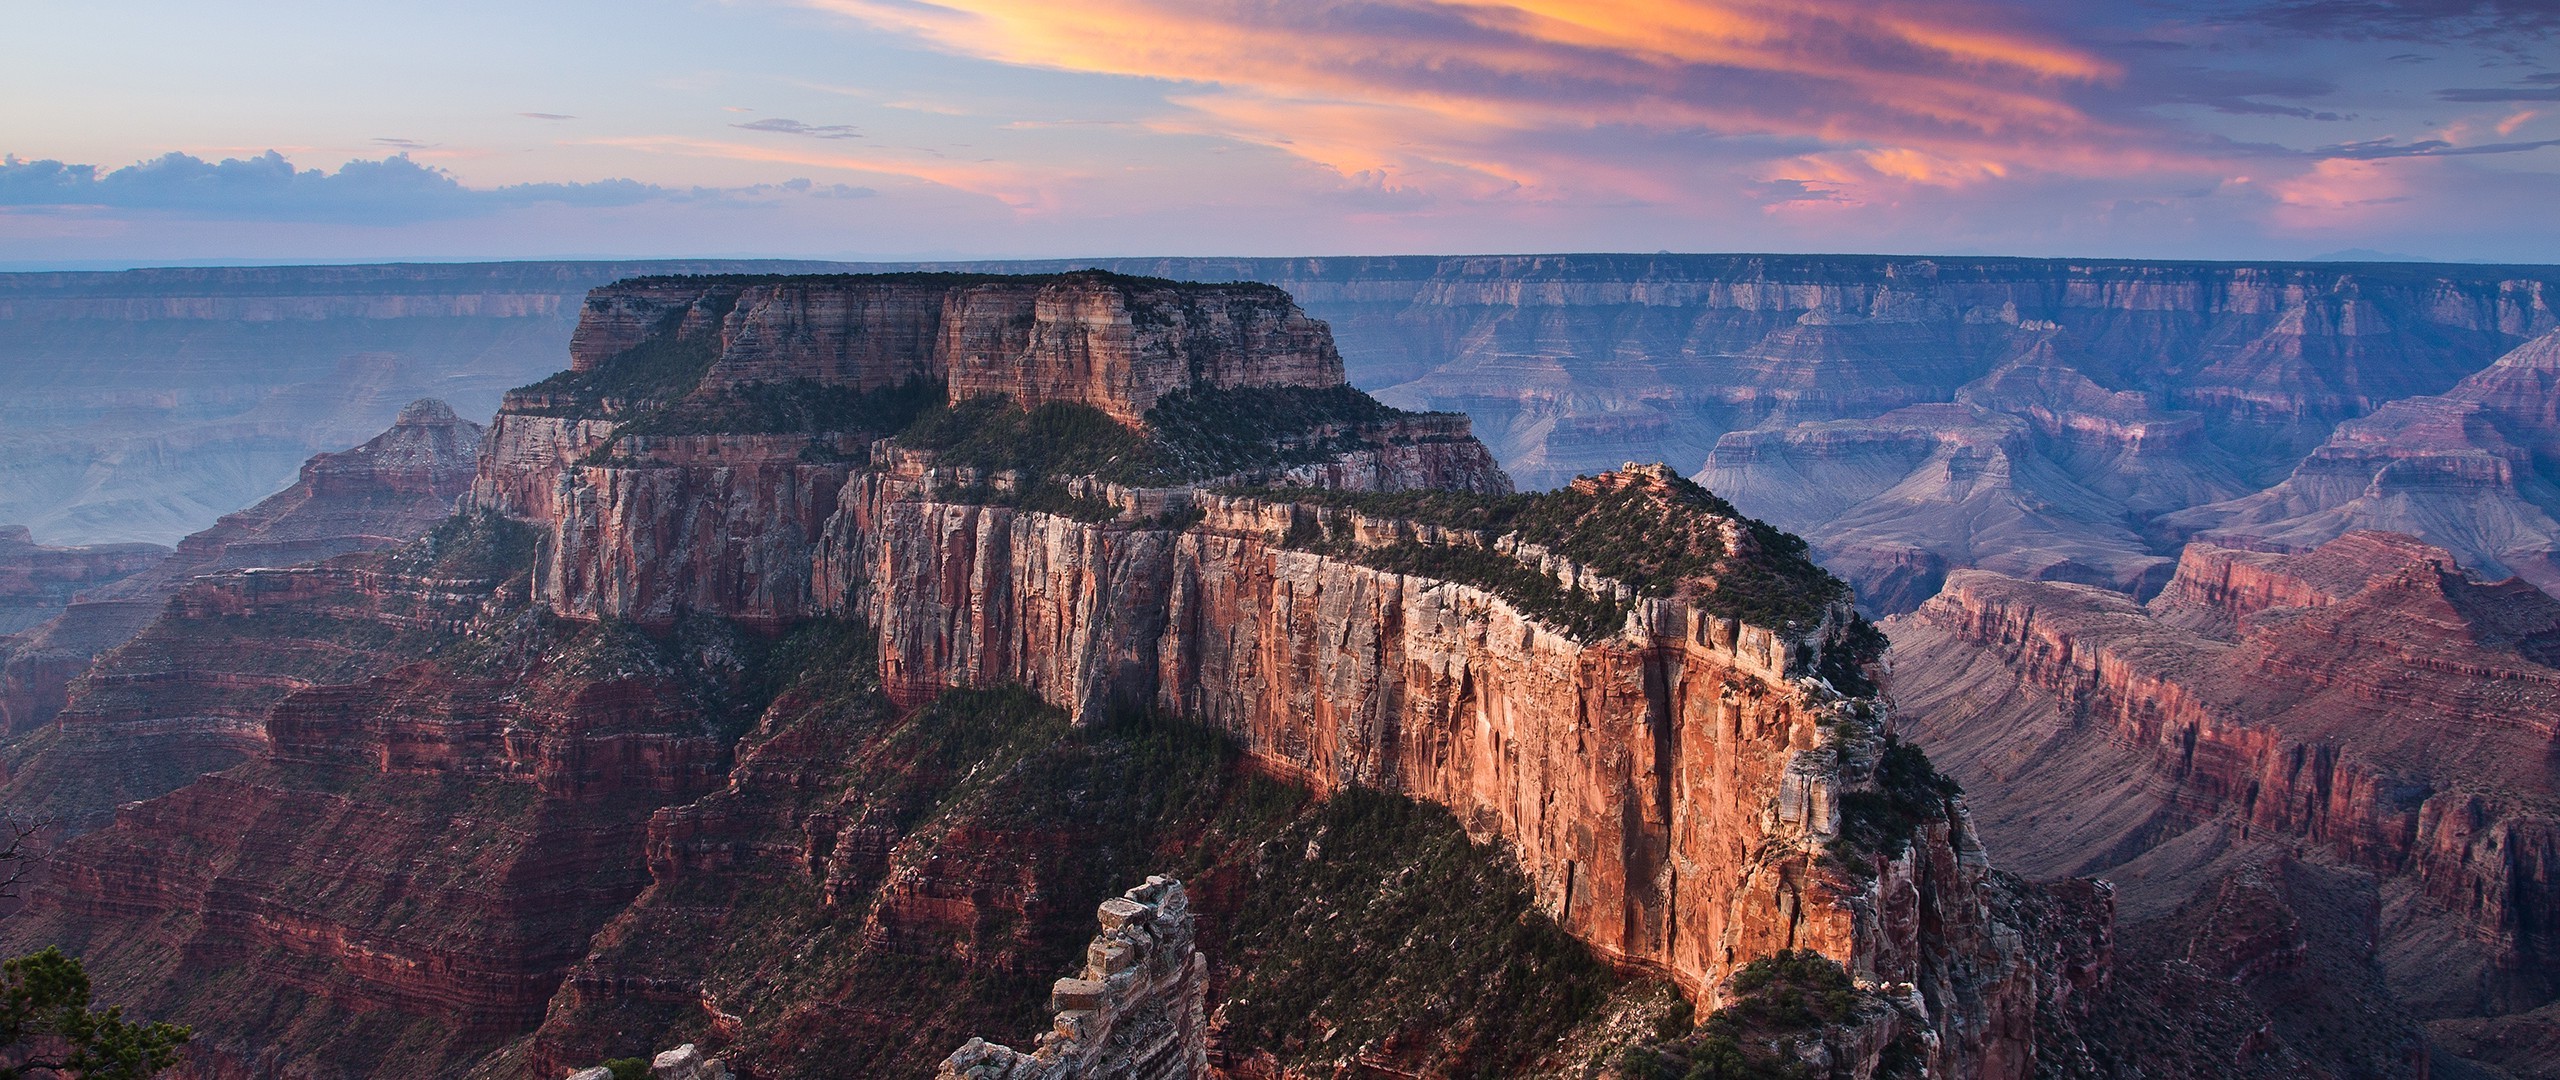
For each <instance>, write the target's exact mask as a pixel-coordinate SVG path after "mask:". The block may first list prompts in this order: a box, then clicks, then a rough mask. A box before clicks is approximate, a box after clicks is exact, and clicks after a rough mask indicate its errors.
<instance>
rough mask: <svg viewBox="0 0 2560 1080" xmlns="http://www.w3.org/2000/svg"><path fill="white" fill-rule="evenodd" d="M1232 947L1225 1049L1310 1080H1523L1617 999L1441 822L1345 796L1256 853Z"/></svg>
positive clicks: (1493, 855)
mask: <svg viewBox="0 0 2560 1080" xmlns="http://www.w3.org/2000/svg"><path fill="white" fill-rule="evenodd" d="M1252 873H1253V875H1254V877H1253V881H1252V884H1251V886H1250V894H1249V896H1248V898H1247V900H1246V902H1245V904H1244V908H1243V910H1242V911H1240V912H1238V913H1237V915H1236V918H1235V922H1234V926H1235V932H1234V935H1233V937H1232V938H1231V939H1230V941H1229V948H1230V949H1231V950H1233V957H1232V961H1231V962H1232V963H1233V964H1234V966H1235V968H1236V976H1235V981H1234V982H1233V983H1232V984H1231V987H1230V989H1229V991H1228V999H1227V1003H1226V1006H1225V1012H1226V1016H1227V1021H1228V1028H1227V1031H1228V1039H1229V1042H1230V1045H1231V1046H1234V1047H1240V1048H1244V1049H1268V1050H1270V1051H1272V1052H1273V1053H1274V1054H1275V1056H1277V1057H1278V1058H1279V1059H1280V1061H1281V1062H1282V1063H1283V1064H1285V1065H1288V1066H1290V1067H1292V1068H1294V1069H1297V1070H1299V1071H1301V1072H1304V1073H1306V1074H1308V1075H1315V1076H1326V1075H1338V1074H1340V1070H1345V1069H1348V1068H1350V1067H1351V1063H1352V1062H1353V1061H1355V1060H1383V1061H1387V1062H1393V1063H1396V1064H1398V1065H1401V1066H1406V1067H1412V1068H1414V1069H1415V1072H1417V1073H1419V1074H1422V1075H1432V1076H1451V1077H1493V1076H1512V1075H1519V1074H1520V1073H1521V1072H1523V1071H1524V1070H1525V1069H1526V1068H1527V1067H1528V1066H1530V1065H1532V1064H1533V1063H1534V1062H1535V1061H1536V1060H1537V1058H1538V1056H1539V1055H1540V1054H1541V1053H1543V1052H1545V1051H1546V1050H1548V1049H1549V1048H1551V1047H1553V1046H1554V1045H1556V1043H1557V1042H1558V1041H1559V1040H1560V1039H1561V1038H1562V1037H1563V1036H1564V1035H1565V1034H1566V1033H1567V1032H1568V1031H1570V1030H1571V1029H1572V1028H1574V1026H1575V1025H1577V1024H1579V1023H1581V1022H1582V1021H1583V1020H1585V1019H1586V1018H1588V1017H1589V1016H1590V1015H1591V1013H1592V1011H1593V1009H1594V1008H1595V1007H1597V1006H1598V1005H1599V1004H1600V1002H1601V1001H1602V1000H1603V999H1605V998H1606V997H1607V996H1608V995H1609V993H1610V991H1611V990H1612V989H1613V988H1614V987H1615V986H1616V985H1617V979H1616V977H1615V976H1614V975H1613V974H1612V973H1611V972H1610V971H1609V970H1608V968H1607V967H1606V966H1604V965H1602V964H1601V963H1600V962H1599V961H1598V960H1597V959H1595V958H1593V957H1592V955H1591V953H1590V951H1589V950H1588V949H1586V948H1584V947H1583V946H1582V945H1581V944H1580V943H1579V942H1576V941H1574V940H1573V939H1572V938H1571V937H1570V936H1568V935H1567V934H1566V933H1565V932H1564V931H1563V929H1562V928H1560V927H1558V926H1556V925H1555V923H1554V922H1553V921H1552V920H1550V919H1548V918H1547V917H1546V915H1545V914H1543V913H1542V912H1540V911H1538V910H1537V907H1536V905H1535V904H1534V903H1533V902H1532V900H1531V897H1530V894H1529V889H1528V885H1527V883H1526V882H1525V881H1523V880H1521V878H1520V876H1519V873H1518V871H1516V870H1514V869H1512V867H1511V866H1510V864H1509V863H1508V861H1507V860H1505V859H1504V858H1503V857H1502V856H1501V855H1500V853H1499V852H1498V851H1496V850H1493V849H1490V848H1486V847H1482V846H1479V845H1477V844H1475V843H1473V842H1471V841H1469V840H1468V839H1467V835H1466V831H1465V830H1464V829H1462V828H1461V827H1459V825H1458V821H1457V819H1456V818H1455V817H1453V816H1451V815H1450V814H1449V812H1448V811H1446V810H1443V809H1441V808H1439V807H1436V806H1430V805H1426V804H1423V803H1418V802H1415V801H1413V800H1411V799H1407V798H1404V797H1402V796H1398V795H1391V794H1386V793H1381V792H1374V791H1369V790H1366V789H1361V788H1349V789H1345V790H1343V791H1340V792H1337V793H1335V794H1334V795H1333V796H1332V797H1331V798H1329V799H1326V800H1325V801H1324V802H1322V803H1320V804H1318V805H1316V806H1315V807H1314V808H1313V811H1312V812H1311V813H1308V814H1306V815H1305V816H1303V817H1301V818H1300V819H1298V820H1297V821H1295V822H1293V823H1291V824H1290V826H1289V827H1288V828H1287V829H1285V830H1282V831H1281V832H1280V834H1279V835H1277V836H1275V837H1273V838H1272V839H1271V840H1269V841H1268V842H1266V843H1264V844H1263V845H1261V848H1260V853H1259V855H1258V857H1257V858H1256V859H1255V861H1254V865H1253V868H1252Z"/></svg>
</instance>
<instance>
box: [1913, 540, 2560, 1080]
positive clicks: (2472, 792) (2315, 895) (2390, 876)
mask: <svg viewBox="0 0 2560 1080" xmlns="http://www.w3.org/2000/svg"><path fill="white" fill-rule="evenodd" d="M1889 628H1890V629H1891V631H1892V632H1893V634H1894V636H1895V639H1896V642H1897V646H1896V653H1895V655H1896V672H1895V680H1894V682H1895V692H1896V696H1897V698H1898V699H1899V700H1900V701H1901V702H1902V704H1903V715H1904V717H1905V720H1906V723H1907V724H1908V725H1909V726H1910V728H1911V729H1912V730H1913V731H1914V732H1915V733H1916V734H1917V735H1918V737H1920V738H1922V739H1923V740H1925V741H1926V743H1927V745H1929V746H1930V747H1931V749H1932V750H1933V751H1935V752H1936V753H1937V756H1938V757H1939V759H1940V760H1941V761H1943V762H1945V763H1946V764H1947V767H1948V768H1949V769H1950V771H1951V772H1952V773H1953V774H1954V775H1956V776H1958V777H1960V778H1962V779H1963V780H1964V781H1965V782H1966V783H1967V784H1968V786H1969V787H1972V788H1973V789H1974V790H1975V792H1976V793H1977V794H1976V798H1975V799H1974V805H1975V812H1976V815H1977V820H1979V821H1980V822H1981V824H1982V827H1983V829H1984V831H1985V834H1986V836H1987V838H1988V842H1989V844H1990V846H1991V848H1992V850H1993V851H1994V852H1995V853H1996V854H1997V855H1998V856H1999V857H2000V858H2001V859H2002V860H2003V862H2004V864H2006V865H2010V866H2014V867H2017V868H2019V869H2021V870H2023V871H2025V872H2027V873H2030V874H2033V875H2040V876H2041V875H2063V874H2084V873H2101V874H2104V875H2106V876H2107V877H2109V878H2111V879H2112V880H2114V881H2116V882H2117V883H2118V885H2119V886H2120V887H2121V888H2122V889H2123V890H2124V895H2125V896H2126V897H2127V907H2128V915H2129V918H2130V919H2132V920H2133V921H2137V922H2156V923H2160V924H2161V925H2164V926H2169V927H2175V928H2176V929H2174V930H2159V931H2156V932H2154V937H2156V938H2159V939H2161V941H2158V942H2155V944H2154V948H2155V949H2156V950H2172V951H2183V950H2190V949H2194V948H2197V947H2195V946H2190V945H2189V944H2187V942H2188V941H2189V940H2197V941H2208V942H2215V941H2217V939H2215V937H2214V935H2215V934H2220V933H2227V932H2228V931H2227V929H2225V930H2217V929H2216V927H2226V928H2227V927H2228V926H2230V925H2231V919H2232V918H2234V917H2239V918H2244V919H2245V920H2247V921H2250V922H2254V923H2257V924H2261V925H2262V926H2263V928H2264V929H2265V930H2266V932H2267V934H2269V935H2272V936H2269V937H2266V938H2265V939H2264V941H2263V942H2260V943H2259V944H2246V943H2236V942H2232V941H2218V943H2214V944H2208V945H2204V946H2202V947H2201V951H2199V952H2198V953H2197V955H2213V956H2215V957H2216V958H2217V959H2216V962H2217V963H2221V962H2223V961H2224V960H2228V961H2229V962H2230V963H2236V964H2239V965H2241V968H2242V969H2246V970H2238V969H2235V973H2234V977H2235V978H2241V977H2243V976H2246V977H2248V978H2254V977H2256V974H2259V973H2262V972H2260V970H2259V969H2260V968H2264V969H2265V970H2268V971H2273V970H2280V969H2281V970H2293V969H2294V968H2298V967H2299V966H2300V964H2299V963H2297V962H2296V961H2293V960H2287V959H2286V957H2287V956H2295V955H2297V954H2300V955H2308V956H2312V957H2314V958H2316V957H2318V956H2320V955H2322V954H2321V953H2320V950H2319V947H2318V945H2319V942H2320V940H2321V935H2323V934H2332V933H2340V932H2346V939H2347V940H2346V941H2345V943H2343V944H2340V945H2338V946H2337V948H2335V949H2333V950H2332V951H2331V954H2330V955H2332V962H2334V963H2338V964H2345V965H2348V966H2349V967H2353V966H2355V965H2359V964H2360V965H2363V966H2364V967H2365V968H2367V969H2369V970H2370V972H2371V974H2366V975H2355V976H2353V977H2352V978H2350V977H2349V976H2347V975H2337V974H2333V975H2332V976H2331V977H2330V978H2328V979H2327V980H2326V984H2327V985H2330V986H2332V987H2335V986H2340V985H2346V984H2347V983H2350V982H2352V981H2354V980H2356V979H2361V980H2365V981H2367V982H2369V983H2371V984H2372V987H2373V989H2372V990H2371V991H2370V993H2369V995H2368V996H2369V997H2370V998H2371V999H2372V1000H2371V1001H2369V1002H2367V1003H2366V1005H2367V1006H2369V1007H2371V1008H2375V1009H2380V1010H2382V1013H2381V1015H2386V1016H2388V1015H2398V1016H2402V1017H2404V1019H2401V1020H2399V1021H2397V1022H2398V1023H2400V1024H2401V1025H2402V1027H2403V1028H2404V1029H2405V1028H2406V1027H2407V1025H2408V1020H2407V1019H2405V1017H2407V1016H2410V1015H2414V1016H2415V1017H2417V1018H2419V1019H2431V1018H2444V1017H2462V1016H2494V1015H2500V1014H2505V1013H2509V1012H2516V1011H2522V1010H2528V1009H2531V1008H2534V1007H2536V1006H2538V1005H2540V1004H2542V1003H2544V1002H2547V1001H2549V1000H2550V999H2551V998H2552V996H2553V995H2554V993H2555V992H2560V987H2555V986H2554V985H2553V984H2552V982H2551V981H2550V978H2549V972H2550V971H2551V970H2552V960H2551V955H2552V950H2553V949H2554V947H2555V944H2556V942H2555V938H2554V936H2553V929H2552V924H2551V921H2550V912H2551V911H2552V910H2554V904H2555V903H2556V902H2560V897H2556V896H2555V895H2554V882H2555V880H2560V878H2555V872H2554V871H2555V867H2560V846H2555V845H2560V825H2555V820H2560V817H2556V815H2560V801H2555V799H2560V793H2555V789H2554V785H2553V781H2552V774H2551V769H2550V764H2549V762H2550V754H2551V749H2552V747H2553V745H2554V729H2553V726H2552V725H2553V719H2552V718H2553V717H2554V716H2555V715H2560V668H2555V667H2553V666H2552V664H2553V662H2554V661H2555V660H2560V652H2555V649H2560V603H2555V602H2553V601H2552V600H2551V599H2550V598H2549V597H2548V596H2546V595H2544V594H2543V593H2542V592H2540V591H2539V590H2536V589H2534V588H2532V587H2530V586H2527V585H2525V584H2523V583H2521V582H2516V581H2507V582H2502V583H2494V584H2490V583H2483V582H2480V581H2479V580H2477V579H2476V578H2473V577H2469V576H2467V575H2466V574H2465V573H2464V572H2463V571H2462V570H2461V568H2460V567H2459V566H2458V565H2457V563H2456V561H2455V560H2454V559H2453V557H2452V556H2451V555H2450V554H2448V553H2447V552H2445V551H2443V550H2441V549H2437V548H2433V547H2429V546H2427V545H2423V544H2419V543H2417V542H2415V541H2413V540H2410V539H2408V538H2405V537H2398V536H2392V535H2388V534H2378V533H2350V534H2348V535H2346V536H2344V537H2341V538H2339V539H2337V540H2334V541H2331V542H2330V543H2328V544H2326V545H2324V546H2322V547H2320V548H2317V549H2314V550H2312V551H2309V552H2304V553H2298V554H2271V553H2261V552H2249V551H2238V550H2230V549H2220V548H2213V547H2210V546H2207V545H2192V546H2190V547H2189V548H2188V549H2187V555H2186V558H2185V559H2184V560H2183V561H2182V563H2181V565H2180V568H2179V572H2178V575H2177V577H2176V578H2175V579H2174V580H2173V581H2172V582H2171V583H2170V585H2169V586H2168V588H2167V589H2166V590H2164V591H2163V592H2162V593H2161V595H2160V596H2159V597H2158V598H2157V599H2155V600H2153V601H2152V602H2151V603H2150V604H2148V605H2144V604H2137V603H2135V602H2133V601H2132V600H2130V599H2127V598H2125V597H2123V596H2121V595H2118V594H2115V593H2110V592H2106V591H2103V590H2098V589H2093V588H2088V587H2085V586H2076V585H2068V584H2059V583H2043V582H2026V581H2019V580H2016V579H2013V578H2007V577H2003V576H2000V575H1995V574H1989V573H1983V572H1960V573H1958V574H1955V575H1952V576H1951V577H1950V578H1949V581H1948V587H1947V590H1946V592H1945V593H1944V594H1942V595H1941V596H1940V597H1938V598H1937V599H1935V600H1932V601H1931V602H1929V603H1928V604H1926V605H1924V606H1923V607H1922V608H1921V609H1920V610H1919V611H1918V612H1916V613H1914V614H1913V615H1911V616H1908V617H1905V618H1903V619H1898V620H1895V621H1894V622H1892V623H1890V624H1889ZM2269 853H2276V854H2279V855H2283V857H2286V858H2298V859H2300V860H2303V861H2304V863H2305V867H2304V868H2301V869H2293V868H2290V866H2291V864H2289V863H2275V864H2270V863H2268V862H2266V860H2267V859H2268V858H2270V857H2273V856H2271V855H2270V854H2269ZM2284 853H2290V854H2284ZM2322 868H2329V869H2322ZM2253 874H2254V875H2256V876H2255V877H2254V878H2253V877H2250V875H2253ZM2235 875H2237V876H2235ZM2243 879H2246V880H2249V881H2258V882H2260V884H2255V885H2250V884H2245V882H2244V884H2241V885H2234V884H2231V883H2232V882H2234V881H2243ZM2358 881H2362V882H2364V884H2362V885H2358V884H2356V882H2358ZM2270 882H2290V884H2268V883H2270ZM2235 889H2237V890H2239V891H2237V892H2234V891H2233V890H2235ZM2359 890H2361V892H2359ZM2217 895H2218V896H2220V897H2221V899H2218V900H2217V899H2215V897H2216V896H2217ZM2251 897H2258V898H2260V899H2249V898H2251ZM2359 897H2361V899H2359ZM2234 904H2239V905H2240V907H2239V908H2234V907H2233V905H2234ZM2359 904H2361V905H2365V908H2364V913H2363V914H2358V913H2357V906H2358V905H2359ZM2250 905H2256V906H2257V907H2260V908H2263V909H2264V911H2265V914H2262V915H2242V916H2212V915H2207V914H2199V913H2205V912H2211V911H2215V910H2232V911H2240V910H2244V909H2249V908H2250ZM2182 911H2183V912H2186V913H2187V914H2184V915H2181V914H2180V913H2181V912H2182ZM2296 912H2298V913H2299V914H2298V915H2297V914H2295V913H2296ZM2270 919H2272V920H2274V921H2272V922H2270V921H2268V920H2270ZM2360 919H2361V920H2368V921H2370V923H2371V924H2372V926H2373V932H2372V933H2370V934H2367V935H2364V936H2363V937H2362V938H2361V939H2360V940H2361V944H2360V945H2359V944H2356V941H2357V940H2359V939H2357V938H2356V935H2355V934H2353V933H2352V932H2347V931H2352V928H2353V926H2354V925H2355V924H2356V922H2357V921H2358V920H2360ZM2287 920H2295V921H2292V922H2288V921H2287ZM2288 927H2294V928H2292V929H2288ZM2342 927H2343V928H2345V931H2342V930H2341V928H2342ZM2305 935H2308V936H2307V937H2306V936H2305ZM2250 940H2251V941H2259V939H2257V938H2251V939H2250ZM2288 942H2290V944H2288ZM2306 942H2308V944H2306ZM2262 946H2263V947H2262ZM2306 949H2308V950H2309V952H2308V953H2305V952H2304V950H2306ZM2267 950H2273V951H2271V952H2270V951H2267ZM2359 950H2361V952H2359ZM2261 953H2263V954H2264V955H2260V954H2261ZM2252 957H2256V958H2255V959H2252ZM2251 965H2257V967H2252V966H2251ZM2267 965H2273V967H2267ZM2314 998H2315V999H2316V995H2315V996H2314ZM2323 1007H2325V1008H2333V1009H2338V1010H2346V1007H2345V1006H2342V1005H2339V1004H2338V1003H2336V1002H2334V1001H2333V1002H2329V1003H2328V1004H2327V1005H2325V1006H2323ZM2403 1010H2405V1011H2403ZM2347 1011H2351V1010H2347ZM2314 1013H2315V1015H2310V1016H2300V1015H2297V1016H2294V1017H2293V1020H2298V1021H2300V1022H2302V1023H2303V1024H2304V1025H2306V1026H2305V1028H2304V1030H2303V1031H2302V1032H2290V1031H2289V1032H2288V1037H2289V1038H2291V1037H2295V1036H2296V1035H2298V1034H2304V1033H2307V1030H2308V1025H2311V1024H2314V1023H2319V1022H2329V1021H2333V1020H2334V1019H2335V1017H2334V1015H2328V1016H2320V1015H2316V1013H2317V1010H2314ZM2278 1014H2279V1018H2280V1020H2282V1019H2285V1018H2286V1015H2287V1014H2285V1013H2283V1012H2282V1011H2281V1010H2278ZM2376 1022H2379V1021H2376ZM2386 1026H2387V1025H2386ZM2374 1030H2381V1029H2379V1028H2377V1029H2374ZM2404 1041H2405V1037H2404ZM2303 1045H2304V1046H2306V1048H2310V1047H2317V1046H2319V1045H2320V1043H2319V1041H2318V1040H2316V1039H2313V1040H2311V1041H2308V1042H2305V1043H2303ZM2405 1052H2407V1050H2406V1047H2405V1046H2404V1047H2402V1049H2400V1050H2390V1049H2388V1048H2380V1049H2376V1050H2375V1051H2374V1053H2375V1055H2376V1056H2378V1057H2380V1058H2384V1059H2390V1058H2392V1056H2393V1055H2394V1054H2401V1053H2405ZM2376 1067H2388V1068H2393V1069H2398V1068H2408V1067H2410V1066H2409V1065H2408V1063H2406V1062H2400V1063H2398V1064H2397V1065H2394V1064H2392V1063H2391V1061H2389V1060H2385V1061H2384V1062H2383V1063H2382V1064H2381V1065H2378V1066H2376Z"/></svg>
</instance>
